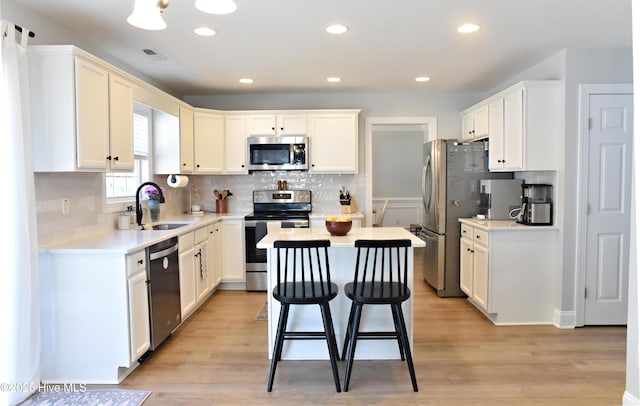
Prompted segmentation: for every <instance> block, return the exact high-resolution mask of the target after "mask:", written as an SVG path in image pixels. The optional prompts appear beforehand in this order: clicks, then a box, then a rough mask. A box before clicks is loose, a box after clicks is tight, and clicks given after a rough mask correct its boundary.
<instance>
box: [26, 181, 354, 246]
mask: <svg viewBox="0 0 640 406" xmlns="http://www.w3.org/2000/svg"><path fill="white" fill-rule="evenodd" d="M278 180H286V181H287V184H288V187H289V189H308V190H311V191H312V204H313V211H314V212H317V213H335V212H339V211H340V204H339V202H338V194H339V191H340V188H341V187H342V186H345V187H346V188H347V190H349V191H350V192H351V195H352V196H353V197H354V199H355V201H356V204H357V202H358V198H359V196H363V194H364V186H363V185H364V175H315V174H309V173H308V172H255V173H253V174H250V175H221V176H218V175H216V176H208V175H192V176H189V185H188V186H187V187H185V188H175V189H174V188H169V187H168V186H167V176H166V175H164V176H162V175H156V176H154V179H153V181H154V182H156V183H157V184H158V185H160V186H161V187H162V188H163V189H164V190H165V198H166V203H164V204H162V205H161V209H160V220H163V219H169V218H171V217H174V216H177V215H179V214H181V213H184V212H186V211H187V210H188V209H189V194H190V193H189V192H190V191H191V196H192V203H194V204H196V203H197V204H200V205H201V206H202V207H203V208H204V209H205V210H209V211H215V200H214V199H215V198H214V196H213V190H214V189H218V190H223V189H229V190H230V191H231V193H232V194H233V196H231V197H229V198H228V199H229V200H228V211H229V212H237V213H249V212H251V211H252V209H253V207H252V192H253V190H258V189H276V188H277V182H278ZM35 188H36V210H37V221H38V242H39V244H40V245H44V244H50V243H53V242H56V241H60V240H64V239H69V238H74V237H78V236H83V235H87V234H97V233H101V232H105V231H108V230H113V229H115V228H117V217H118V215H119V213H112V212H105V202H104V190H103V175H102V174H101V173H36V174H35ZM195 192H197V193H195ZM197 195H199V197H198V196H197ZM362 198H364V197H362ZM62 199H69V213H68V214H62Z"/></svg>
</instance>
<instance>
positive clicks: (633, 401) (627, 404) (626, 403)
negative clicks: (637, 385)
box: [622, 391, 640, 406]
mask: <svg viewBox="0 0 640 406" xmlns="http://www.w3.org/2000/svg"><path fill="white" fill-rule="evenodd" d="M622 405H623V406H637V405H640V399H638V398H637V397H635V396H633V395H632V394H630V393H629V392H627V391H625V392H624V396H622Z"/></svg>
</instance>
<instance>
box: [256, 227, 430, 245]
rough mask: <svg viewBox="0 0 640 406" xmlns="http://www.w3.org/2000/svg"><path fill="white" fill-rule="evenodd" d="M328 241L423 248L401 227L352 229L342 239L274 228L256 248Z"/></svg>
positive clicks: (319, 231) (317, 231)
mask: <svg viewBox="0 0 640 406" xmlns="http://www.w3.org/2000/svg"><path fill="white" fill-rule="evenodd" d="M327 239H328V240H329V241H331V246H332V247H353V246H354V244H355V241H356V240H394V239H409V240H411V245H412V246H413V247H424V246H425V245H426V244H425V242H424V241H422V240H421V239H420V238H418V237H417V236H415V235H414V234H411V233H410V232H409V231H407V230H406V229H404V228H402V227H354V228H352V229H351V231H349V233H347V235H345V236H342V237H335V236H332V235H331V234H329V232H328V231H327V230H326V229H324V228H275V229H272V230H269V232H268V234H267V235H266V236H265V237H264V238H263V239H262V240H260V241H259V242H258V244H257V245H256V246H257V247H258V248H273V242H274V241H278V240H293V241H296V240H327Z"/></svg>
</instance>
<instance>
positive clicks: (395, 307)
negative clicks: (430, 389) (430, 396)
mask: <svg viewBox="0 0 640 406" xmlns="http://www.w3.org/2000/svg"><path fill="white" fill-rule="evenodd" d="M391 309H392V311H393V314H394V319H397V320H398V329H399V331H398V333H400V341H401V342H402V346H403V347H404V354H405V356H406V358H407V366H408V367H409V375H411V384H412V385H413V391H414V392H417V391H418V382H417V381H416V371H415V370H414V369H413V357H412V356H411V348H410V347H409V336H408V334H407V326H406V325H405V323H404V315H403V313H402V305H401V304H399V303H398V304H392V305H391Z"/></svg>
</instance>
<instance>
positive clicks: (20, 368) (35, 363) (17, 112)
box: [0, 21, 41, 405]
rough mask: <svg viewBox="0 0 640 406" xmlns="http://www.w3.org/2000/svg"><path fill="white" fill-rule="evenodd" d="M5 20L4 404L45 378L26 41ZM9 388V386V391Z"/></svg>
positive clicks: (0, 359) (1, 156)
mask: <svg viewBox="0 0 640 406" xmlns="http://www.w3.org/2000/svg"><path fill="white" fill-rule="evenodd" d="M1 22H2V31H1V40H2V55H1V57H0V58H1V61H2V64H1V68H0V69H1V71H0V74H1V75H0V77H1V78H2V81H1V83H0V86H1V87H0V103H1V104H0V140H1V143H0V174H1V176H2V181H3V183H4V185H3V192H4V193H2V198H0V201H2V212H3V214H4V216H3V220H4V221H3V222H4V223H5V224H4V226H3V229H4V230H5V236H6V238H5V239H4V240H5V241H6V242H4V243H3V250H2V251H3V253H4V255H3V257H4V258H3V261H2V266H0V274H1V279H0V303H1V306H2V308H1V311H0V314H1V316H0V317H2V318H3V319H4V320H2V324H1V325H0V340H1V341H0V344H1V347H0V348H1V349H2V354H1V355H0V369H1V371H0V374H1V376H0V383H4V384H9V385H16V386H9V387H5V388H0V389H3V390H0V404H9V405H13V404H16V403H18V402H20V401H22V400H23V399H25V398H26V397H28V396H29V395H30V393H31V392H33V391H34V390H36V389H37V388H38V383H39V382H40V348H41V345H40V294H39V289H40V288H39V280H38V255H37V253H38V250H37V229H36V208H35V205H36V203H35V202H36V200H35V190H34V180H33V171H32V169H31V168H32V165H31V137H30V132H29V130H30V128H29V87H28V78H27V76H28V69H27V56H26V45H27V40H28V38H29V36H28V34H29V31H28V30H26V29H23V32H22V34H20V33H18V32H17V31H16V28H15V26H14V25H13V24H11V23H9V22H7V21H1ZM7 389H9V390H8V391H7Z"/></svg>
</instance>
